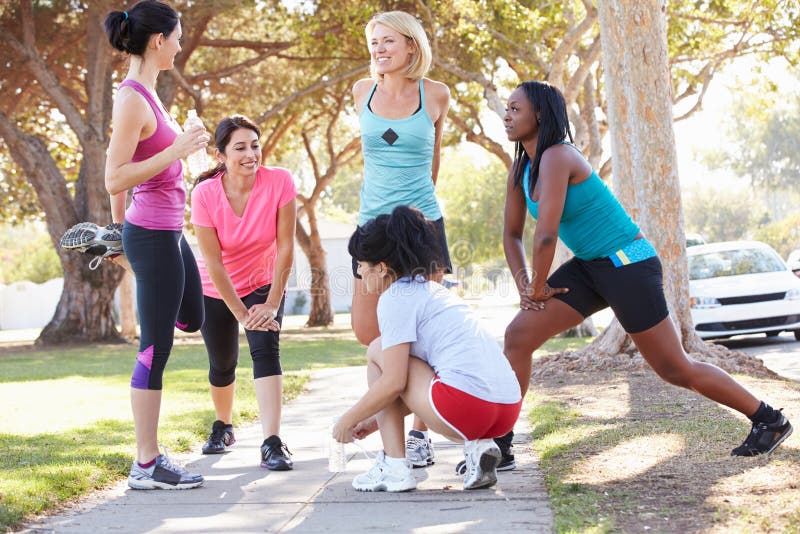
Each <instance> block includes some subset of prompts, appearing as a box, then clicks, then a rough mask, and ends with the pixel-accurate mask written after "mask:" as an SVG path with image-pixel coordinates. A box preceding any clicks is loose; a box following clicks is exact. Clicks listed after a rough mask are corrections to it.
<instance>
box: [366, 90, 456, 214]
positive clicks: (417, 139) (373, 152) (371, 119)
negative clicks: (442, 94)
mask: <svg viewBox="0 0 800 534" xmlns="http://www.w3.org/2000/svg"><path fill="white" fill-rule="evenodd" d="M377 87H378V86H377V84H373V85H372V90H371V91H370V93H369V97H368V98H367V102H366V103H365V104H364V109H362V110H361V115H360V116H359V118H358V119H359V122H360V124H361V152H362V154H363V155H364V183H363V185H362V186H361V207H360V209H359V212H358V224H359V225H364V223H366V222H367V221H369V220H370V219H374V218H375V217H377V216H378V215H382V214H384V213H391V211H392V210H393V209H394V208H395V207H397V206H413V207H415V208H417V209H419V210H420V211H422V213H423V214H424V215H425V217H427V218H428V219H431V220H437V219H441V218H442V212H441V210H440V209H439V202H438V201H437V200H436V196H435V195H434V189H433V180H432V175H431V172H432V165H433V146H434V143H435V141H436V130H435V127H434V125H433V121H432V120H431V118H430V116H429V115H428V111H427V110H426V109H425V88H424V85H423V82H422V80H420V81H419V99H420V108H419V109H418V110H417V111H416V112H415V113H414V114H413V115H411V116H410V117H406V118H404V119H384V118H383V117H379V116H377V115H375V114H374V113H373V112H372V110H371V109H370V107H369V103H370V101H371V100H372V95H374V94H375V89H376V88H377Z"/></svg>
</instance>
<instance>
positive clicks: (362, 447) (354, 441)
mask: <svg viewBox="0 0 800 534" xmlns="http://www.w3.org/2000/svg"><path fill="white" fill-rule="evenodd" d="M353 443H355V444H356V446H357V447H358V448H359V449H361V452H363V453H364V456H366V457H367V460H374V459H375V456H373V455H372V454H370V453H369V451H367V449H365V448H364V446H363V445H362V444H361V440H359V439H354V440H353Z"/></svg>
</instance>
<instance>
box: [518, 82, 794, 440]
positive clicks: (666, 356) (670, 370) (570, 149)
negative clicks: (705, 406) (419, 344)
mask: <svg viewBox="0 0 800 534" xmlns="http://www.w3.org/2000/svg"><path fill="white" fill-rule="evenodd" d="M504 123H505V129H506V134H507V136H508V139H509V140H510V141H514V142H515V143H516V157H515V160H514V164H513V166H512V168H511V171H510V173H509V177H508V186H507V191H506V213H505V224H504V229H503V247H504V249H505V254H506V260H507V261H508V265H509V267H510V269H511V272H512V274H513V275H514V281H515V283H516V286H517V290H518V291H519V294H520V311H519V313H517V316H516V317H515V318H514V320H513V321H512V322H511V324H509V326H508V328H507V329H506V335H505V354H506V357H507V358H508V359H509V361H510V362H511V366H512V367H513V369H514V372H515V373H516V374H517V378H518V379H519V382H520V386H521V388H522V392H523V395H524V393H525V391H527V389H528V384H529V381H530V374H531V356H532V354H533V352H534V351H535V350H536V349H537V348H539V347H540V346H541V345H542V344H543V343H544V342H545V341H547V340H548V339H550V338H551V337H553V336H555V335H556V334H558V333H560V332H563V331H565V330H567V329H569V328H572V327H574V326H577V325H579V324H580V323H581V322H582V321H583V320H584V319H585V318H586V317H588V316H589V315H591V314H593V313H595V312H596V311H599V310H601V309H603V308H606V307H609V306H610V307H611V309H612V310H613V311H614V314H615V315H616V316H617V319H618V320H619V322H620V323H621V324H622V326H623V328H625V331H626V332H627V333H628V334H629V335H630V336H631V339H633V342H634V343H635V344H636V347H637V348H638V349H639V351H640V352H641V354H642V357H643V358H644V359H645V361H647V363H648V364H649V365H650V366H651V367H652V368H653V370H655V371H656V373H658V375H659V376H660V377H661V378H663V379H664V380H666V381H667V382H669V383H671V384H674V385H676V386H680V387H684V388H687V389H690V390H693V391H696V392H698V393H700V394H701V395H704V396H706V397H708V398H710V399H711V400H714V401H716V402H718V403H720V404H724V405H725V406H728V407H730V408H733V409H734V410H737V411H739V412H741V413H742V414H744V415H745V416H747V417H748V418H749V419H750V420H751V421H752V423H753V429H752V432H751V433H750V434H749V435H748V437H747V439H746V440H745V441H744V443H742V444H741V445H740V446H739V447H737V448H735V449H733V451H732V452H731V454H732V455H735V456H755V455H758V454H768V453H770V452H772V450H774V449H775V448H776V447H777V446H778V445H779V444H780V443H781V442H782V441H783V440H784V439H786V437H788V436H789V434H791V431H792V426H791V424H789V421H788V420H787V419H786V418H785V417H784V416H783V415H782V414H781V413H780V411H777V410H774V409H773V408H772V407H770V406H769V405H768V404H765V403H764V402H760V401H759V400H758V399H757V398H756V397H754V396H753V395H752V394H751V393H749V392H748V391H747V390H746V389H744V387H742V386H741V385H740V384H739V383H738V382H736V381H735V380H734V379H733V378H731V376H730V375H728V374H727V373H726V372H725V371H723V370H721V369H719V368H718V367H715V366H713V365H711V364H707V363H703V362H698V361H694V360H692V359H691V358H690V357H689V356H688V355H687V354H686V352H685V351H684V350H683V346H682V344H681V341H680V338H679V336H678V333H677V332H676V330H675V326H674V325H673V323H672V321H671V320H670V318H669V313H668V310H667V305H666V300H665V298H664V290H663V273H662V270H661V262H660V261H659V259H658V256H657V255H656V252H655V249H653V246H652V245H651V244H650V243H649V242H648V241H647V240H646V239H644V237H643V235H642V233H641V232H640V231H639V228H638V226H636V224H635V223H634V222H633V221H632V220H631V219H630V217H629V216H628V214H627V213H626V212H625V210H624V209H623V207H622V206H621V205H620V203H619V202H618V201H617V199H616V198H615V197H614V195H613V194H612V193H611V191H610V190H609V189H608V188H607V187H606V186H605V184H604V183H603V182H602V181H601V180H600V178H599V176H598V175H597V173H596V172H594V170H593V169H592V168H591V166H590V165H589V163H588V162H587V161H586V159H585V158H584V157H583V154H581V152H580V151H579V150H578V149H577V148H576V147H575V146H574V145H573V144H572V143H571V141H572V133H571V131H570V126H569V120H568V117H567V108H566V105H565V102H564V97H563V95H562V94H561V92H560V91H559V90H558V89H557V88H555V87H553V86H551V85H549V84H547V83H540V82H523V83H522V84H520V85H519V86H518V87H517V88H516V89H515V90H514V92H513V93H511V96H509V99H508V108H507V110H506V115H505V118H504ZM526 211H530V213H531V215H533V216H534V217H535V218H536V229H535V232H534V238H533V254H532V265H531V272H532V273H533V274H532V277H529V276H528V270H527V267H526V264H525V250H524V247H523V243H522V232H523V230H524V228H525V218H526ZM559 237H561V238H562V240H563V241H564V243H565V244H566V245H567V246H568V247H569V248H570V249H571V250H572V251H573V253H574V254H575V257H574V258H572V259H571V260H570V261H568V262H566V263H565V264H564V265H562V266H561V267H559V269H558V270H557V271H556V272H555V273H553V274H552V275H551V276H550V278H547V279H545V277H544V276H536V273H549V272H550V266H551V264H552V262H553V257H554V254H555V249H556V243H557V241H558V238H559Z"/></svg>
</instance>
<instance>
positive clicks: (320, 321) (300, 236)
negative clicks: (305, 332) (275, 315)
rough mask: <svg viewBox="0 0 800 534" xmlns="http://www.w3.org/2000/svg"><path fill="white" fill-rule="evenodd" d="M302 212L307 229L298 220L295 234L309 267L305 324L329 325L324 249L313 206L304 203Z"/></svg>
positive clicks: (330, 310) (329, 291)
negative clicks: (309, 291) (308, 308)
mask: <svg viewBox="0 0 800 534" xmlns="http://www.w3.org/2000/svg"><path fill="white" fill-rule="evenodd" d="M303 213H305V214H306V217H307V219H308V228H309V230H308V232H306V230H305V228H303V226H302V225H301V224H300V223H299V221H298V224H297V229H296V231H295V236H296V237H297V242H298V243H299V244H300V248H301V249H302V250H303V253H304V254H305V255H306V257H307V258H308V264H309V266H310V267H311V311H310V312H309V314H308V321H307V322H306V326H329V325H332V324H333V307H332V306H331V289H330V282H329V281H328V268H327V262H326V261H325V249H324V248H322V239H321V238H320V235H319V228H318V224H317V215H316V212H315V209H314V206H313V205H311V204H310V203H308V204H305V205H304V209H303Z"/></svg>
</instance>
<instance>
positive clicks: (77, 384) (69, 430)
mask: <svg viewBox="0 0 800 534" xmlns="http://www.w3.org/2000/svg"><path fill="white" fill-rule="evenodd" d="M282 337H283V339H282V342H281V363H282V366H283V371H284V401H288V400H291V399H293V398H294V397H296V396H297V395H299V394H300V393H301V392H302V389H303V385H304V384H305V382H306V381H307V379H308V376H309V375H308V371H310V370H313V369H315V368H321V367H340V366H349V365H361V364H362V363H363V362H364V349H363V347H361V345H359V343H358V342H357V341H355V339H354V338H353V336H352V333H350V332H349V331H347V332H344V331H340V332H336V331H325V330H322V331H321V332H319V331H317V333H313V331H309V330H297V331H291V330H287V331H285V332H284V335H283V336H282ZM242 341H243V343H242V344H241V345H240V364H239V370H238V377H239V380H238V382H237V392H236V403H235V405H234V409H235V411H234V424H242V423H246V422H251V421H254V420H256V418H257V416H258V409H257V404H256V400H255V395H254V392H253V381H252V376H253V374H252V373H253V371H252V360H251V359H250V357H249V350H248V348H247V344H246V341H244V338H243V339H242ZM135 354H136V346H135V345H91V346H84V347H74V348H66V349H56V350H33V349H31V348H30V347H28V348H22V349H14V350H13V351H5V352H4V353H0V406H3V410H2V411H0V450H2V451H3V454H2V455H0V531H5V530H6V529H8V528H10V527H13V526H14V525H16V524H19V523H20V522H21V521H22V520H23V519H24V518H25V517H26V516H28V515H30V514H37V513H41V512H44V511H47V510H51V509H53V508H55V507H57V506H59V505H61V504H64V503H65V502H68V501H69V500H70V499H73V498H75V497H79V496H81V495H83V494H86V493H87V492H89V491H91V490H93V489H96V488H99V487H102V486H104V485H106V484H108V483H110V482H113V481H116V480H119V479H120V478H122V477H126V476H127V475H128V471H129V469H130V463H131V461H132V458H133V452H134V450H135V447H134V434H133V420H132V416H131V409H130V375H131V371H132V369H133V364H134V359H135ZM163 391H164V393H163V400H162V411H161V424H160V427H159V429H160V434H159V441H160V442H161V443H162V444H163V445H164V446H166V447H167V448H169V449H170V450H172V451H177V452H184V451H187V450H189V449H191V448H193V447H197V446H199V444H200V443H202V442H203V441H204V440H205V438H206V437H208V436H207V434H208V430H209V428H210V426H211V423H212V421H213V420H214V419H215V415H214V411H213V408H212V404H211V400H210V397H209V391H208V360H207V357H206V352H205V347H204V346H203V345H202V341H201V340H200V338H199V337H194V338H182V339H179V340H176V345H175V348H174V349H173V352H172V355H171V356H170V360H169V363H168V364H167V370H166V372H165V373H164V390H163Z"/></svg>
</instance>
